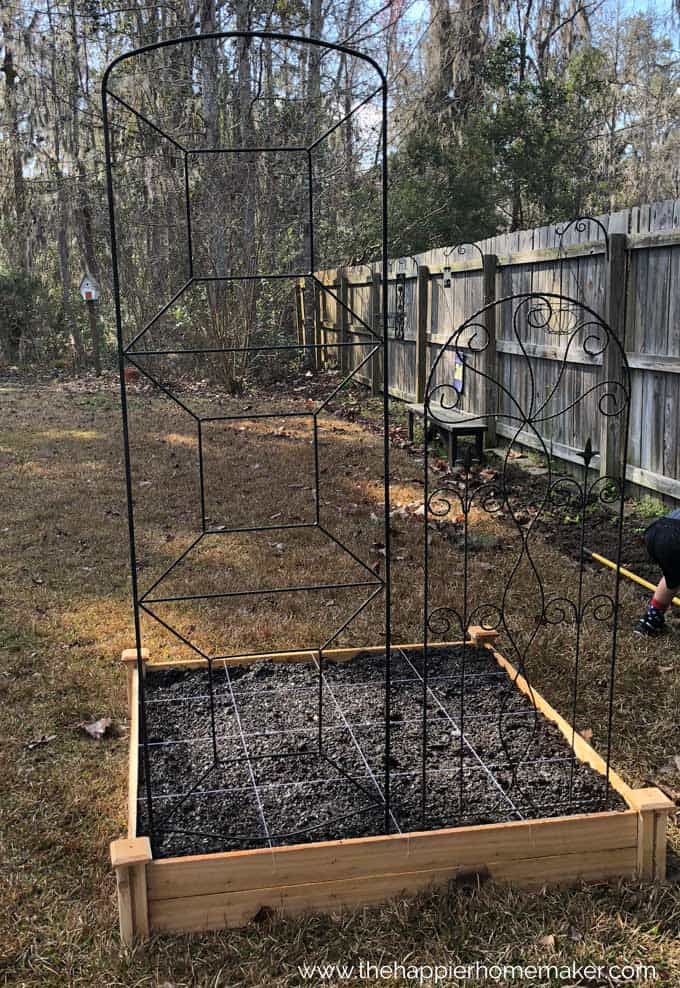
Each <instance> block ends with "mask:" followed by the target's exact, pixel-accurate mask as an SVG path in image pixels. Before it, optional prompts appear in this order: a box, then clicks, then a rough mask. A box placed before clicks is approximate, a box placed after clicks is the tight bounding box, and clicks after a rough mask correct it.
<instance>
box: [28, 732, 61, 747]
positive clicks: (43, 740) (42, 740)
mask: <svg viewBox="0 0 680 988" xmlns="http://www.w3.org/2000/svg"><path fill="white" fill-rule="evenodd" d="M56 737H57V735H56V734H42V735H41V736H40V737H39V738H34V739H33V740H32V741H27V742H26V748H27V749H28V751H33V749H34V748H42V747H43V746H44V745H46V744H49V743H50V742H51V741H54V740H56Z"/></svg>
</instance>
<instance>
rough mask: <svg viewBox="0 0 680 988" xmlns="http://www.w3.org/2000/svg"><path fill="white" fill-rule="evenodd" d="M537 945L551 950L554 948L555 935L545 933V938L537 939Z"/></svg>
mask: <svg viewBox="0 0 680 988" xmlns="http://www.w3.org/2000/svg"><path fill="white" fill-rule="evenodd" d="M538 943H539V946H541V947H547V948H548V949H549V950H552V949H553V948H554V946H555V934H554V933H546V934H545V936H543V937H539V938H538Z"/></svg>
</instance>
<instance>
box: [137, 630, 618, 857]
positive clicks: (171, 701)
mask: <svg viewBox="0 0 680 988" xmlns="http://www.w3.org/2000/svg"><path fill="white" fill-rule="evenodd" d="M463 655H464V660H465V669H464V670H463V668H462V661H463ZM384 661H385V656H384V655H376V654H368V653H363V654H362V655H359V656H357V657H356V658H355V659H354V660H352V661H351V662H349V663H346V664H342V665H334V664H329V665H327V666H325V668H324V680H325V682H324V689H323V694H322V701H323V702H322V725H323V754H321V755H320V754H319V745H318V736H319V678H318V672H316V671H315V669H313V668H312V667H311V666H309V665H307V664H302V663H298V664H282V663H271V662H262V663H258V664H256V665H251V666H248V667H236V668H231V669H230V670H227V669H226V668H225V667H224V666H218V665H217V664H216V666H215V670H214V695H215V709H214V716H215V734H216V750H217V760H215V757H214V750H213V740H212V729H211V723H212V720H211V709H210V702H209V693H208V690H209V684H208V676H207V672H206V671H205V670H192V671H156V672H154V670H153V667H151V668H149V670H148V673H147V685H146V711H147V723H148V732H149V742H150V746H149V767H150V773H151V779H152V792H153V812H154V825H155V830H156V832H157V834H158V839H157V846H156V848H155V854H156V855H157V856H161V857H168V856H175V855H183V854H196V853H204V852H213V851H220V850H235V849H237V848H244V847H262V846H268V844H269V843H270V842H271V844H272V845H273V846H276V845H279V844H297V843H302V842H306V841H319V840H336V839H340V838H347V837H363V836H367V835H371V834H381V833H384V832H385V821H384V805H383V801H382V796H381V790H383V787H384V764H385V737H384V729H383V724H384V700H385V697H384V683H383V676H384ZM422 673H423V656H422V653H420V652H410V653H408V655H406V654H405V653H396V654H395V655H394V656H393V660H392V689H391V694H390V695H391V713H390V722H391V724H392V730H391V750H390V754H389V764H390V779H391V787H392V809H393V820H392V826H391V830H392V831H394V830H396V829H397V827H398V828H400V829H401V830H402V831H404V832H408V831H414V830H431V829H438V828H441V827H455V826H463V825H470V824H486V823H497V822H503V821H509V820H516V819H521V818H525V819H536V818H540V817H548V816H559V815H562V814H568V813H579V812H589V811H596V810H601V809H605V808H617V809H619V808H620V809H624V808H625V806H624V804H623V802H622V801H621V800H620V799H618V797H616V796H615V795H612V794H611V793H609V794H605V792H604V786H603V779H602V778H601V776H599V775H598V774H597V773H595V772H593V771H592V770H591V769H590V768H588V767H587V766H584V765H582V764H580V763H578V762H575V761H574V759H573V756H572V754H571V749H570V747H569V745H568V744H567V743H566V741H565V739H564V738H563V736H562V734H561V733H560V732H559V731H558V730H557V729H556V728H555V727H554V726H553V725H552V724H551V723H550V722H549V721H547V720H545V719H544V718H543V717H542V715H541V714H539V713H538V712H537V711H536V710H535V709H534V707H533V706H532V704H531V702H530V701H529V700H528V698H526V697H525V696H524V695H523V694H521V693H520V692H519V691H518V690H516V689H515V688H514V687H513V685H512V683H511V682H510V681H509V680H508V678H507V676H506V675H505V673H504V672H503V671H502V670H500V669H499V667H498V666H497V665H496V663H495V661H494V659H493V657H492V656H491V654H490V653H489V652H488V651H487V650H485V649H477V648H472V647H468V648H466V649H465V650H463V649H461V648H449V649H440V650H435V651H432V652H431V653H430V661H429V664H428V671H427V673H428V684H429V692H428V702H427V757H426V760H425V769H426V780H427V784H426V790H427V798H426V801H425V807H424V808H423V805H422V792H423V787H422V769H423V760H422V754H423V743H422V738H423V722H424V716H423V715H424V703H423V700H424V689H423V683H422ZM461 683H463V685H464V689H463V690H462V691H461ZM461 722H462V724H463V735H462V736H461V732H460V731H459V725H460V724H461ZM246 749H247V755H246ZM140 758H141V751H140ZM142 761H143V759H142ZM144 776H145V773H144V766H143V764H142V766H141V767H140V789H139V797H140V798H139V803H138V806H139V832H140V833H145V832H146V831H147V825H146V819H147V801H146V790H145V785H144ZM265 826H266V829H265Z"/></svg>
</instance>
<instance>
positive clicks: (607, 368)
mask: <svg viewBox="0 0 680 988" xmlns="http://www.w3.org/2000/svg"><path fill="white" fill-rule="evenodd" d="M627 245H628V240H627V237H626V235H625V233H612V234H610V236H609V257H608V260H607V280H606V282H605V288H606V296H605V316H606V319H607V322H608V324H609V328H610V329H611V331H612V334H613V336H614V337H615V338H616V339H617V340H618V341H619V343H620V344H621V348H622V349H624V348H625V331H626V297H627V294H628V286H627V278H628V263H627V260H628V257H627V249H626V248H627ZM622 379H623V359H622V353H621V350H619V348H618V347H617V346H616V345H614V344H613V343H612V342H611V341H610V342H609V345H608V346H606V347H605V350H604V353H603V354H602V377H601V380H602V382H603V384H605V388H606V382H607V381H610V382H617V381H618V382H620V381H622ZM605 393H606V392H605ZM611 393H612V402H616V401H618V400H619V394H618V393H617V392H616V391H614V392H611ZM603 407H604V408H605V409H606V407H607V406H606V405H604V406H603ZM622 418H623V416H621V415H614V416H611V417H609V416H607V415H603V416H601V419H602V421H601V424H600V476H601V477H612V478H616V477H618V476H619V473H620V471H621V468H622V466H623V472H624V479H625V462H626V459H627V452H628V451H627V450H624V449H623V439H624V436H623V421H622Z"/></svg>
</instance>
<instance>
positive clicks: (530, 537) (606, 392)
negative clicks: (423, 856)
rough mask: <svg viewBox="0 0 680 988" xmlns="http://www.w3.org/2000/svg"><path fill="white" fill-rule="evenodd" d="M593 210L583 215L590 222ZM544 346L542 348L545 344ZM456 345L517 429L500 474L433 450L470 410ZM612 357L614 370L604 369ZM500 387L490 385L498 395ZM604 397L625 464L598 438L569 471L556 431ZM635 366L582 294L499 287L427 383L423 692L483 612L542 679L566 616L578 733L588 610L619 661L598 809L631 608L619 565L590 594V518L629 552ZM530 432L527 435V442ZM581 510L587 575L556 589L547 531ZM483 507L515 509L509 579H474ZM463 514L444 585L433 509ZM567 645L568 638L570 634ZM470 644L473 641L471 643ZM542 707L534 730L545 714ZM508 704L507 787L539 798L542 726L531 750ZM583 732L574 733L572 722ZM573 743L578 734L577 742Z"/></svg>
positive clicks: (570, 795)
mask: <svg viewBox="0 0 680 988" xmlns="http://www.w3.org/2000/svg"><path fill="white" fill-rule="evenodd" d="M579 222H581V221H579ZM491 309H495V313H494V314H495V315H497V316H498V318H499V320H504V325H505V326H506V327H511V330H512V338H513V342H514V343H515V344H516V346H517V348H518V356H517V360H518V362H519V367H518V368H515V369H514V373H512V374H511V376H510V377H507V376H506V377H504V378H503V379H501V378H500V375H499V374H498V372H497V371H495V365H491V367H489V365H488V364H487V361H486V355H487V350H488V347H489V343H490V339H489V335H488V332H487V318H488V315H489V312H490V310H491ZM543 340H545V342H546V343H548V342H549V343H550V344H552V345H553V346H555V345H556V344H560V345H561V346H562V354H561V359H560V361H559V362H558V364H557V370H556V373H555V376H554V379H553V380H552V381H551V382H550V384H549V386H548V387H546V389H545V391H542V390H541V389H539V387H538V382H537V375H536V371H535V365H534V360H535V357H533V356H532V354H533V353H534V352H535V344H536V342H537V341H543ZM577 346H580V349H581V352H582V353H583V354H584V355H585V358H586V359H590V360H592V363H593V368H594V371H595V373H596V374H597V375H598V377H597V379H596V380H595V382H594V383H592V384H591V385H590V386H589V387H587V388H585V389H584V390H583V391H582V393H580V394H578V393H574V392H573V391H572V390H569V389H568V388H567V387H566V386H565V379H566V376H567V371H568V367H569V357H570V354H571V351H572V349H576V348H577ZM610 350H611V351H616V359H615V360H614V361H613V362H612V364H613V366H614V367H615V368H618V371H617V373H615V374H614V375H613V376H609V372H608V370H607V367H608V364H607V359H606V358H607V356H608V353H609V351H610ZM539 352H540V347H539ZM452 358H459V359H464V360H465V366H466V370H467V374H468V375H469V376H471V377H472V378H473V379H474V380H475V381H476V382H479V383H480V384H481V385H482V386H483V387H484V388H485V389H486V395H487V405H486V406H485V407H486V410H485V411H484V412H480V413H479V414H476V415H475V417H476V418H478V419H479V420H480V422H483V421H484V420H485V419H487V418H494V419H495V420H496V421H498V420H502V421H504V422H506V423H507V424H508V425H509V426H510V428H511V430H512V434H511V436H510V439H509V444H508V446H507V448H506V451H505V454H504V457H503V459H502V461H501V464H500V467H499V468H498V470H497V471H491V473H492V477H491V479H486V478H485V477H484V475H483V474H482V473H480V472H479V471H478V468H475V467H473V464H472V459H471V456H470V450H469V448H468V449H467V450H466V453H465V454H464V456H463V460H462V463H460V464H459V469H458V470H457V471H456V472H455V473H454V474H453V475H452V476H451V477H448V478H446V479H444V480H443V481H441V480H439V479H437V478H436V477H435V476H433V474H432V471H431V469H430V466H431V460H432V452H431V448H430V447H431V440H430V431H431V430H430V429H429V428H428V423H429V422H431V423H432V424H434V425H437V424H439V423H445V422H446V421H447V419H448V420H449V421H451V420H452V419H455V418H456V415H457V412H458V410H459V409H460V408H461V404H462V398H463V395H462V394H461V392H460V391H459V390H457V389H456V388H455V387H454V385H453V383H452V380H451V377H452V375H451V371H450V362H451V360H452ZM601 367H603V370H601V369H600V368H601ZM489 395H490V397H489ZM589 399H590V404H589V407H588V413H589V414H590V416H591V417H592V419H593V420H592V421H591V428H592V430H593V432H595V433H596V434H599V431H597V430H596V420H597V418H598V417H599V416H605V417H606V418H607V419H610V420H611V421H612V423H613V422H616V421H618V423H620V426H621V429H620V443H619V448H618V453H617V457H616V466H615V469H614V472H613V473H610V474H601V475H598V476H597V477H596V478H593V460H594V459H595V457H596V456H597V451H596V450H594V449H593V447H592V443H591V440H590V439H589V438H588V439H587V440H586V442H585V444H584V448H583V451H582V453H581V456H580V460H581V462H580V465H577V466H575V467H574V470H573V472H572V474H566V475H565V474H564V473H559V472H558V471H557V470H556V465H555V458H554V456H553V453H552V442H551V441H550V438H549V437H548V435H546V433H549V432H550V430H551V429H552V428H554V427H555V426H556V424H557V423H559V422H560V421H564V420H565V418H566V417H567V416H568V415H569V414H570V413H573V411H574V409H576V408H577V407H578V406H579V405H581V404H582V403H587V402H588V400H589ZM629 406H630V374H629V370H628V364H627V361H626V356H625V352H624V350H623V348H622V346H621V343H620V342H619V340H618V339H617V338H616V337H615V335H614V334H613V333H612V331H611V329H610V328H609V326H608V325H607V323H606V321H605V320H604V319H603V318H602V317H601V316H600V315H598V314H597V313H596V312H594V311H593V310H592V309H590V308H588V307H587V306H586V305H584V304H583V303H582V302H580V301H578V300H577V299H573V298H569V297H568V296H566V295H563V294H561V293H551V292H527V293H520V294H517V295H512V296H509V297H506V298H503V299H499V300H497V301H495V302H493V303H491V304H489V305H487V306H485V307H484V308H482V309H480V310H479V311H478V312H476V313H474V314H473V315H472V316H471V317H470V318H468V319H467V320H466V321H465V322H463V323H462V324H461V325H460V326H458V327H457V328H455V329H454V331H453V332H452V334H451V335H450V337H449V338H448V340H447V341H446V343H445V344H444V345H443V346H442V347H441V349H440V350H439V351H438V353H437V355H436V357H435V358H434V360H433V363H432V368H431V371H430V375H429V379H428V382H427V387H426V392H425V402H424V409H425V423H424V436H425V439H424V464H425V467H424V481H425V493H424V504H425V512H424V528H425V533H424V642H425V662H424V669H423V673H422V689H423V696H426V695H427V692H428V689H429V686H428V665H429V662H428V654H429V651H430V646H429V642H430V641H433V640H435V641H436V640H442V639H450V638H457V637H461V638H464V639H467V638H468V637H469V629H470V627H471V626H472V625H481V626H482V627H485V628H489V629H494V630H497V631H498V632H499V633H500V634H501V641H502V642H503V648H502V650H503V651H506V650H509V654H508V658H509V659H510V660H511V661H512V662H513V664H514V666H515V668H516V669H517V672H518V675H521V676H523V677H525V678H526V680H527V682H528V683H529V688H530V684H531V660H532V657H534V656H535V655H536V653H537V651H538V650H539V649H542V650H543V651H546V650H549V649H550V648H551V639H552V638H553V637H554V635H555V633H556V629H562V631H566V635H565V636H563V637H565V640H566V642H567V644H568V648H569V649H570V650H571V659H572V663H573V665H572V674H571V680H570V683H569V685H570V690H569V692H570V700H569V707H570V709H569V711H568V713H569V717H570V720H571V724H572V725H573V727H572V730H573V732H574V733H575V731H576V729H577V728H576V725H577V723H578V718H579V713H580V709H579V698H580V695H581V694H580V688H581V686H582V682H581V678H582V675H583V668H582V666H583V661H584V658H583V652H584V645H583V629H584V626H585V625H586V624H587V622H591V621H592V622H595V623H598V624H600V625H604V626H605V628H606V630H607V637H608V641H609V645H608V668H607V672H606V691H607V712H606V724H604V725H603V740H604V744H605V747H606V759H605V760H606V766H607V770H606V776H605V779H604V782H603V785H602V791H601V795H600V797H599V798H598V799H596V801H595V805H591V806H589V807H588V808H589V809H604V808H606V806H607V805H608V800H609V798H610V786H609V770H610V769H609V766H610V755H611V745H612V729H613V713H614V679H615V669H616V651H617V622H618V617H619V584H620V575H619V572H618V569H617V571H616V573H615V574H614V575H613V576H612V580H613V587H612V589H611V591H610V592H608V593H594V594H591V595H590V596H589V595H588V592H587V590H586V586H585V553H584V551H583V550H584V547H585V544H586V531H587V526H588V512H589V509H590V508H591V507H592V506H593V505H594V504H597V503H598V502H599V503H601V504H604V505H607V506H608V507H609V508H610V509H611V510H612V520H613V521H614V523H615V525H616V532H617V542H618V550H617V554H616V562H617V564H618V565H620V562H621V545H622V531H623V506H624V485H625V465H626V446H627V436H628V425H629ZM527 437H528V438H529V439H530V440H531V445H533V446H534V447H536V448H537V449H538V450H539V451H540V454H541V457H542V459H543V461H544V462H545V464H546V466H545V468H544V472H543V473H542V474H541V475H540V479H538V478H537V480H536V483H537V484H538V485H540V487H541V490H540V492H538V493H537V492H536V491H534V492H533V493H532V494H530V495H529V496H527V495H523V494H522V487H521V485H520V484H517V483H516V482H515V477H514V476H513V467H512V456H513V454H514V453H515V452H516V451H517V449H518V448H520V449H521V450H522V451H523V449H524V445H526V439H527ZM523 441H524V445H523ZM528 499H531V500H532V501H533V502H535V503H534V504H533V514H532V515H531V516H530V517H529V516H528V514H527V507H528ZM560 507H561V508H563V509H564V512H565V514H566V511H567V509H568V510H570V511H573V512H574V513H575V517H576V518H577V519H578V530H579V545H580V553H579V560H578V573H577V575H576V577H575V580H574V581H573V595H570V594H564V593H551V592H550V590H549V587H548V584H549V582H550V578H551V574H550V573H544V572H542V571H541V570H540V569H539V566H538V565H537V563H536V562H535V560H534V557H533V552H532V550H533V548H534V546H535V545H536V544H537V541H538V538H539V530H540V526H541V523H542V520H543V518H544V516H545V515H546V513H547V511H548V510H551V509H555V510H559V509H560ZM475 511H477V512H478V513H479V514H480V515H481V517H484V516H496V517H503V518H504V520H505V525H506V531H507V533H508V536H509V537H512V538H513V545H514V546H515V547H516V551H515V553H514V555H513V557H512V563H511V566H510V572H509V573H508V574H507V575H505V574H504V577H503V583H502V584H501V586H500V588H495V590H494V592H493V593H492V594H491V593H487V592H486V590H485V587H484V580H480V579H479V574H477V576H476V580H475V586H474V588H473V586H472V575H473V563H472V552H471V548H470V542H471V539H472V537H473V532H474V521H473V514H474V513H475ZM452 515H456V516H459V518H460V519H461V524H462V533H461V539H460V541H461V543H462V566H461V573H460V576H461V580H460V583H455V584H449V585H448V586H447V585H442V584H441V582H440V583H438V584H437V583H436V582H435V580H434V578H433V575H432V572H433V555H434V554H435V553H436V551H437V550H436V549H435V548H433V547H432V546H431V545H430V526H431V524H432V523H433V522H437V521H441V520H446V519H448V518H450V517H451V516H452ZM518 591H519V592H521V593H522V595H523V596H525V597H526V595H527V594H531V595H532V596H533V599H534V600H535V603H536V609H535V614H534V617H533V620H531V621H529V622H527V621H526V619H525V618H522V617H520V616H519V615H518V614H517V612H516V611H515V612H513V607H512V602H511V598H512V594H513V592H518ZM562 647H564V644H563V646H562ZM463 654H465V653H463ZM469 675H470V673H469V671H468V670H467V669H466V664H465V659H463V662H462V663H461V668H460V673H459V676H460V679H459V686H460V693H459V696H460V710H459V720H458V724H457V726H458V730H459V741H460V765H461V771H460V774H459V791H458V800H459V805H460V807H461V810H462V809H463V808H464V807H465V803H466V793H465V788H464V787H465V775H464V772H463V765H464V755H465V735H466V729H467V728H466V725H467V723H468V721H469V718H470V716H471V715H472V716H474V710H472V711H471V710H470V709H469V708H468V707H466V704H465V702H464V698H465V695H466V691H465V686H466V680H467V677H468V676H469ZM538 716H539V715H538V712H537V711H536V712H535V715H534V729H535V727H536V724H537V720H538ZM507 724H508V721H507V711H506V710H505V709H501V711H500V714H499V718H498V732H499V737H500V740H501V742H502V747H503V751H504V755H505V767H506V769H508V770H509V773H510V780H509V783H508V784H507V785H505V786H504V793H505V795H506V797H507V798H508V799H510V800H513V801H514V800H518V801H519V802H522V803H524V804H525V805H528V806H529V807H531V806H532V798H531V796H530V794H529V793H527V792H525V791H524V789H523V785H522V782H521V781H520V774H521V769H522V768H523V767H525V766H528V765H530V764H531V749H532V744H533V734H532V736H530V737H529V738H528V741H527V745H526V748H525V750H524V752H523V753H522V754H520V755H517V753H515V754H514V755H513V753H512V752H511V751H510V748H509V746H508V744H507V737H506V728H507ZM429 727H430V721H429V719H428V714H427V706H426V705H425V703H423V725H422V785H421V791H422V800H423V804H422V812H423V816H425V815H426V812H427V797H428V769H427V752H428V730H429ZM572 739H573V735H572ZM572 747H573V745H572ZM568 762H569V764H568V779H567V784H566V800H565V804H566V805H565V808H566V809H567V810H568V811H569V812H573V811H574V810H578V809H584V807H583V806H582V805H581V803H580V802H579V797H578V795H577V794H576V791H575V774H576V772H577V768H578V763H577V759H576V755H575V754H574V753H573V751H572V754H571V756H570V758H569V760H568Z"/></svg>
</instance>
